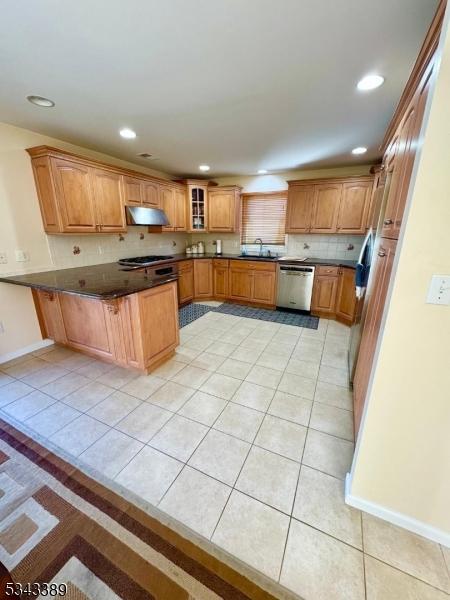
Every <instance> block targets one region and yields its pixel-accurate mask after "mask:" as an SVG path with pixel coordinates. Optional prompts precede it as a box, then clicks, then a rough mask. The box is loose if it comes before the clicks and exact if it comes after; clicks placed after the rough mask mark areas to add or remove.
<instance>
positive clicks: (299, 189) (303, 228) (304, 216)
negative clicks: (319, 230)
mask: <svg viewBox="0 0 450 600" xmlns="http://www.w3.org/2000/svg"><path fill="white" fill-rule="evenodd" d="M313 204H314V186H312V185H292V186H290V187H289V192H288V206H287V216H286V233H308V232H309V231H310V230H311V218H312V211H313Z"/></svg>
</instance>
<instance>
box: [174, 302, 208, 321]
mask: <svg viewBox="0 0 450 600" xmlns="http://www.w3.org/2000/svg"><path fill="white" fill-rule="evenodd" d="M211 310H215V308H214V307H213V306H207V305H206V304H194V303H191V304H187V305H186V306H182V307H181V308H180V309H178V320H179V324H180V327H184V326H185V325H189V323H192V321H195V320H196V319H199V318H200V317H202V316H203V315H204V314H205V313H207V312H210V311H211Z"/></svg>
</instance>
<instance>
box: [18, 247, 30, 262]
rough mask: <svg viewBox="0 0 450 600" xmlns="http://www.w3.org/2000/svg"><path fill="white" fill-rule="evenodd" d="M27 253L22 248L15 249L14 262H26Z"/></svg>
mask: <svg viewBox="0 0 450 600" xmlns="http://www.w3.org/2000/svg"><path fill="white" fill-rule="evenodd" d="M28 260H29V258H28V254H27V253H26V252H25V251H24V250H16V262H27V261H28Z"/></svg>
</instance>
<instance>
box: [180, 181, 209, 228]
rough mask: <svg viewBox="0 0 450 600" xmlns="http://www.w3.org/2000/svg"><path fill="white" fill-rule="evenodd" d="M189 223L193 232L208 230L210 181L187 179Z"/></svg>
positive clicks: (188, 225) (188, 226)
mask: <svg viewBox="0 0 450 600" xmlns="http://www.w3.org/2000/svg"><path fill="white" fill-rule="evenodd" d="M183 183H186V185H187V197H188V223H187V230H188V231H191V232H197V233H198V232H201V231H208V206H207V205H208V182H207V181H203V180H195V179H187V180H185V181H184V182H183Z"/></svg>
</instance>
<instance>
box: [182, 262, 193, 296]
mask: <svg viewBox="0 0 450 600" xmlns="http://www.w3.org/2000/svg"><path fill="white" fill-rule="evenodd" d="M193 299H194V265H193V264H192V260H185V261H183V262H181V263H179V266H178V303H179V304H186V302H191V301H192V300H193Z"/></svg>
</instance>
